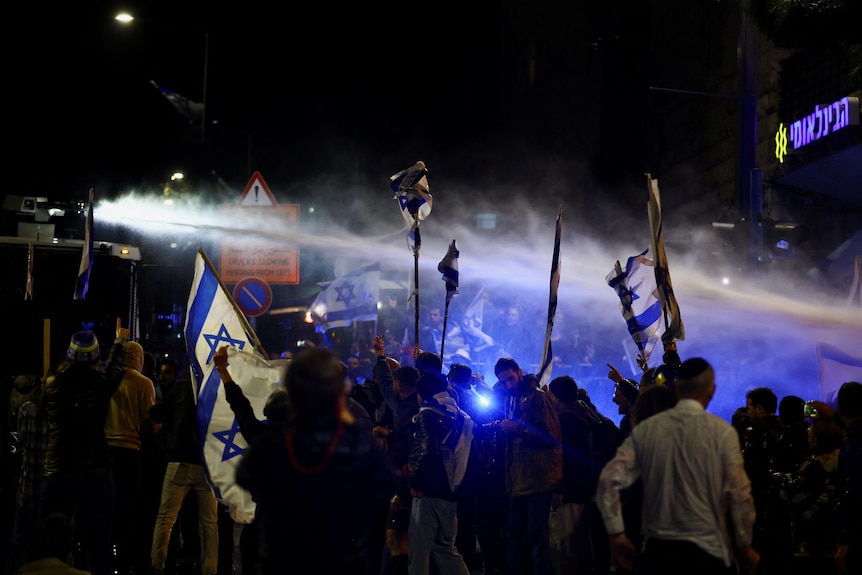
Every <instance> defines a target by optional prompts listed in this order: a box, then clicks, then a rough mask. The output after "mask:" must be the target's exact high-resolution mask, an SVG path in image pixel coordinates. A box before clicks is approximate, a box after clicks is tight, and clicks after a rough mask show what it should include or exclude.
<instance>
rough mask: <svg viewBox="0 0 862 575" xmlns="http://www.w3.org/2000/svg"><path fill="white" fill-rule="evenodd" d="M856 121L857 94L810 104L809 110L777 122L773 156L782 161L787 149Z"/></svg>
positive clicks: (798, 147) (857, 110) (792, 150)
mask: <svg viewBox="0 0 862 575" xmlns="http://www.w3.org/2000/svg"><path fill="white" fill-rule="evenodd" d="M858 125H859V98H853V97H850V96H845V97H844V98H841V99H840V100H838V101H837V102H832V103H831V104H829V105H826V106H820V105H817V106H814V112H813V113H811V114H808V115H807V116H805V117H804V118H802V119H799V120H796V121H795V122H793V123H792V124H790V125H789V126H785V125H784V124H783V123H781V124H778V132H776V134H775V157H776V158H778V161H779V162H782V163H783V162H784V156H786V155H787V154H788V153H790V152H795V151H796V150H798V149H800V148H802V147H803V146H807V145H808V144H810V143H811V142H816V141H817V140H819V139H821V138H824V137H826V136H828V135H829V134H831V133H833V132H837V131H838V130H840V129H842V128H846V127H847V126H858ZM788 144H789V145H790V149H789V150H788Z"/></svg>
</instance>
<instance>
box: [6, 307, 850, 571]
mask: <svg viewBox="0 0 862 575" xmlns="http://www.w3.org/2000/svg"><path fill="white" fill-rule="evenodd" d="M489 304H490V302H489ZM392 308H393V309H392V310H390V311H389V312H387V313H385V314H382V315H381V318H382V322H381V330H380V331H381V333H382V334H383V335H376V336H372V337H371V338H370V341H366V342H359V343H358V344H357V346H356V347H355V348H353V349H351V350H350V352H349V353H348V354H346V355H345V354H339V353H337V352H336V350H334V349H333V348H332V347H330V346H328V345H326V342H325V341H318V342H316V345H315V344H309V345H306V346H304V347H302V348H298V349H291V350H289V354H288V355H289V356H290V361H289V362H288V365H287V374H286V377H285V383H284V389H283V390H279V391H277V392H275V393H274V394H273V396H271V397H270V398H269V400H268V402H267V407H266V409H265V410H264V419H263V420H258V419H257V418H256V417H255V416H254V414H253V412H252V411H251V408H250V405H249V403H248V401H247V400H246V399H245V398H244V396H243V394H242V389H241V386H240V385H237V383H238V382H234V381H233V379H232V375H231V371H230V366H229V364H228V361H227V354H226V353H225V348H221V349H219V350H218V352H217V353H215V354H214V357H213V362H214V364H215V366H216V369H217V371H218V373H219V375H220V376H221V380H222V385H223V386H224V390H225V396H226V398H227V401H228V402H229V403H230V406H231V409H232V410H233V411H234V413H235V414H236V417H237V422H238V425H239V429H240V432H241V433H242V434H243V436H244V437H245V439H246V441H247V442H248V444H249V447H248V448H247V450H246V452H245V453H244V454H243V456H242V460H241V462H240V465H239V467H238V470H237V474H236V482H237V485H239V486H240V487H242V488H243V489H246V490H247V491H249V492H250V493H251V495H252V497H253V499H254V501H255V503H256V505H257V510H256V514H255V519H254V521H253V522H252V523H251V524H244V525H240V524H235V523H234V522H233V521H232V519H231V516H230V514H229V512H228V511H229V509H228V507H227V505H225V504H224V503H223V502H221V501H219V500H218V499H216V497H215V495H214V492H213V490H212V488H211V487H210V484H209V482H208V476H207V469H206V464H205V462H204V460H203V458H202V453H201V449H200V442H199V441H198V436H197V434H198V433H199V431H198V425H197V421H196V412H195V409H194V404H195V397H194V392H193V388H192V386H191V384H190V382H189V381H188V380H187V379H185V375H186V373H187V372H186V369H187V366H185V365H183V364H182V363H178V362H177V361H176V360H173V359H170V358H162V360H161V361H156V358H155V356H153V355H152V354H150V353H147V352H146V351H145V350H144V349H143V348H142V347H141V345H140V344H138V343H137V342H132V341H129V336H130V334H129V331H128V330H127V329H124V328H122V326H121V325H120V324H119V322H118V324H117V328H116V334H115V335H116V339H115V340H114V342H113V345H111V346H110V348H109V349H108V348H104V349H103V346H100V342H99V341H98V339H97V338H96V336H95V334H94V333H93V332H92V331H81V332H77V333H75V334H72V336H71V339H70V342H69V346H68V350H67V353H66V356H65V361H63V362H62V363H61V364H60V365H58V366H56V367H55V368H54V369H53V370H51V371H50V372H49V373H48V374H45V375H44V376H26V375H22V376H19V377H16V378H15V379H14V381H10V382H9V384H10V385H9V387H8V388H4V399H5V400H7V401H8V409H7V413H8V417H7V419H6V422H5V423H6V426H7V428H6V429H4V438H5V439H4V446H3V483H2V493H0V495H2V498H3V509H4V511H3V522H4V532H3V534H2V536H3V538H4V545H3V547H2V549H3V552H4V557H3V560H4V562H5V572H6V573H10V574H11V573H22V574H24V573H34V572H51V573H80V572H82V571H81V570H85V571H86V572H90V573H93V574H95V575H108V574H115V573H116V574H121V575H125V574H127V573H134V574H136V575H141V574H145V573H146V574H150V573H152V574H155V575H163V574H168V575H183V574H185V573H189V574H190V575H191V574H200V575H217V574H225V575H227V574H233V573H237V572H242V573H247V574H252V573H253V574H257V573H261V574H265V575H269V574H272V573H285V572H290V571H294V570H295V569H300V568H301V569H306V567H300V566H309V565H310V566H311V567H307V569H308V570H309V571H311V570H313V571H314V572H316V573H324V574H333V575H334V574H347V573H351V574H352V573H360V574H364V575H404V574H409V575H426V574H428V573H441V574H447V575H448V574H449V573H462V574H475V573H484V574H486V575H496V574H503V573H506V574H512V575H515V574H532V575H548V574H553V575H564V574H566V575H570V574H571V575H580V574H589V575H605V574H608V573H612V572H616V573H638V574H643V575H647V574H651V573H662V574H666V573H690V572H692V571H693V570H695V569H697V570H700V571H704V572H705V573H722V574H723V573H743V572H750V573H755V572H756V573H764V574H772V573H776V574H777V573H782V574H784V573H793V572H802V570H803V569H804V570H805V571H806V572H814V573H818V574H820V573H839V574H844V573H858V572H860V571H859V570H860V568H862V557H860V552H862V550H860V543H862V494H860V490H862V440H860V425H862V424H860V420H862V384H860V383H858V382H846V383H843V385H842V386H841V388H840V391H839V392H838V394H837V397H836V404H835V405H829V404H827V403H824V402H821V401H808V402H806V401H805V400H803V399H802V398H798V397H796V396H786V397H783V398H780V401H779V398H778V397H777V396H776V394H775V393H774V392H773V390H772V389H770V388H768V387H759V388H755V389H751V390H748V391H747V393H746V394H745V396H744V397H740V398H738V399H739V403H740V405H741V406H742V405H744V407H740V409H739V410H738V411H737V413H736V414H735V416H734V419H733V421H732V422H726V421H724V420H723V419H721V418H719V417H716V416H714V415H712V414H710V413H709V412H708V411H707V407H708V406H709V403H710V401H711V399H712V397H713V394H714V392H715V389H716V387H717V386H720V385H721V374H720V373H716V371H715V370H713V367H712V365H711V364H710V363H709V362H708V361H707V360H705V359H703V358H687V359H686V360H685V361H683V360H682V358H681V356H680V353H679V352H678V350H677V347H676V343H675V342H674V341H666V342H664V350H663V355H662V357H661V364H660V365H659V366H658V367H654V368H649V367H648V366H647V361H646V359H645V358H641V360H642V362H641V368H642V369H641V371H642V373H640V374H639V376H638V377H631V378H628V377H624V376H623V374H622V373H621V372H620V371H619V370H618V369H617V368H616V367H614V366H613V365H611V364H609V363H606V362H601V361H600V360H599V358H597V357H596V348H595V346H594V345H593V344H592V342H590V341H588V340H587V339H583V340H582V339H581V338H580V333H578V338H576V339H577V341H566V342H560V343H561V345H559V349H564V348H565V349H566V350H567V353H568V354H569V357H568V358H566V359H562V358H556V359H557V361H555V362H554V364H553V365H554V368H553V371H552V373H553V378H549V379H548V380H547V381H542V380H540V379H539V377H538V376H539V374H536V373H534V370H532V369H523V368H522V365H529V364H527V363H525V362H524V360H523V359H521V358H532V357H540V356H541V349H540V348H538V347H536V349H534V348H530V349H525V347H524V346H525V345H526V344H525V343H524V342H525V340H524V339H523V338H522V337H519V336H523V335H524V334H526V333H528V332H529V333H532V332H534V331H536V330H533V329H531V326H527V325H526V324H524V323H523V322H525V321H527V320H526V318H525V314H522V313H521V311H520V310H519V309H518V308H517V307H504V308H501V310H500V312H499V313H498V314H495V315H486V316H485V317H488V318H489V324H490V325H487V326H484V325H482V324H481V323H477V322H475V321H459V322H457V324H456V325H454V326H449V327H448V328H447V329H446V330H445V342H444V340H443V339H442V338H443V337H444V333H443V325H442V314H441V310H440V308H434V309H430V310H429V313H428V315H427V318H428V319H427V322H426V325H425V326H424V327H423V330H422V332H421V334H420V336H419V347H418V349H417V348H416V347H414V346H412V345H410V344H409V341H410V339H411V338H410V337H409V331H410V329H409V328H410V326H409V322H408V320H407V318H406V317H405V316H404V314H399V313H395V311H397V307H396V306H392ZM487 309H490V306H489V308H486V310H487ZM487 313H488V312H487V311H486V314H487ZM491 318H493V321H491ZM540 331H541V332H542V333H543V332H544V330H540ZM567 333H571V332H567ZM396 334H397V335H396ZM534 343H535V342H534ZM539 343H541V342H539ZM444 344H445V352H444V353H443V355H442V356H441V354H440V353H439V351H440V348H441V347H443V345H444ZM563 344H565V345H563ZM426 346H427V348H426ZM534 347H535V346H534ZM104 351H109V353H107V354H103V352H104ZM654 363H655V362H654ZM596 364H599V365H606V368H605V369H604V373H605V377H606V378H607V380H610V382H611V384H610V385H611V386H612V389H613V390H614V391H613V396H612V397H613V403H614V404H616V406H617V409H618V412H617V414H615V415H618V416H622V419H620V420H619V423H615V422H614V420H613V419H612V418H611V417H608V415H606V414H604V413H602V410H601V409H599V408H597V407H596V402H594V401H593V399H592V398H590V396H589V393H588V391H587V389H586V388H585V387H584V386H583V385H579V383H578V379H579V378H580V377H581V376H582V375H583V373H585V372H584V371H583V367H584V366H586V365H589V366H590V370H591V371H590V373H594V372H595V369H596ZM478 365H491V366H493V377H494V379H495V381H490V382H489V381H486V376H485V374H484V370H478V369H474V368H475V367H476V366H478ZM239 383H241V382H239ZM464 422H468V423H469V424H470V425H469V426H464V427H463V428H462V427H461V424H463V423H464ZM461 429H466V430H469V431H468V432H467V433H468V439H467V442H466V445H467V447H466V450H464V448H463V447H462V448H460V449H461V451H459V449H458V448H455V447H453V446H452V445H450V439H451V437H452V436H453V433H455V435H456V436H457V437H460V436H461V435H462V434H463V433H464V432H462V431H460V430H461ZM456 432H457V433H456ZM453 454H454V455H453ZM453 458H455V461H454V462H453ZM459 465H460V472H459V474H457V475H456V477H457V478H458V479H457V481H455V482H454V483H453V480H452V477H453V475H452V474H451V473H450V469H451V468H452V467H453V466H454V467H455V468H456V469H458V468H459V467H458V466H459ZM294 566H296V567H294ZM39 569H43V571H39ZM75 569H77V571H76V570H75Z"/></svg>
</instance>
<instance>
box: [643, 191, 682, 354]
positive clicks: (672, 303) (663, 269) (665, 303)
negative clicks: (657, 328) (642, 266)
mask: <svg viewBox="0 0 862 575" xmlns="http://www.w3.org/2000/svg"><path fill="white" fill-rule="evenodd" d="M646 176H647V191H648V193H649V197H648V198H647V215H648V216H649V225H650V234H651V236H652V257H653V260H654V261H655V267H654V271H655V281H656V287H657V289H658V299H659V301H660V302H661V308H662V312H663V313H664V334H662V340H663V341H664V343H671V342H673V341H674V340H675V339H678V340H684V339H685V326H684V325H683V323H682V317H680V315H679V304H678V303H677V301H676V295H675V294H674V293H673V284H672V283H671V281H670V270H669V269H668V265H667V254H665V251H664V236H663V232H662V223H661V196H660V195H659V191H658V180H656V179H654V178H653V177H652V176H651V175H649V174H647V175H646Z"/></svg>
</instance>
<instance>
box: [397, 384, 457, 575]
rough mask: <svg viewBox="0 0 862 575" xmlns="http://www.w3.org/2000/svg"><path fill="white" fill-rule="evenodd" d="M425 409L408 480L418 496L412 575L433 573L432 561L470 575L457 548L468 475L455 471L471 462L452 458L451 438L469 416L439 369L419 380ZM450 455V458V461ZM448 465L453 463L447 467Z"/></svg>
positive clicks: (410, 544)
mask: <svg viewBox="0 0 862 575" xmlns="http://www.w3.org/2000/svg"><path fill="white" fill-rule="evenodd" d="M416 387H417V391H418V394H419V401H420V408H419V414H418V415H417V416H416V418H415V419H416V431H415V434H414V436H413V443H412V445H411V448H410V455H409V457H408V462H407V479H408V483H409V485H410V494H411V495H412V497H413V501H412V505H411V508H410V527H409V528H408V530H407V537H408V544H407V545H408V548H409V549H410V553H409V560H408V561H409V563H408V571H409V573H410V575H428V573H429V569H430V563H431V561H433V562H434V564H435V567H436V569H437V571H438V572H439V573H446V574H447V575H450V574H452V575H456V574H461V575H468V574H469V570H468V569H467V565H466V563H464V558H463V557H462V556H461V554H460V553H458V550H457V548H456V547H455V535H456V533H457V523H458V521H457V502H456V491H457V486H458V484H460V481H461V480H462V479H463V474H462V476H461V477H460V478H459V477H455V474H454V473H450V471H451V470H454V469H455V468H457V467H462V468H465V467H466V461H465V462H464V463H463V464H461V465H460V466H459V462H458V461H455V462H452V461H451V457H452V456H453V452H454V450H455V448H456V445H452V444H451V443H449V446H448V447H447V448H446V451H447V456H446V457H444V441H447V440H451V439H452V437H451V434H452V433H453V432H455V431H456V421H458V419H459V418H462V422H464V421H466V419H463V418H465V417H466V418H469V416H466V414H465V413H464V412H463V411H461V410H459V409H458V405H457V403H456V402H455V399H454V398H453V397H452V395H451V394H449V393H448V392H447V388H448V387H449V382H448V381H447V380H446V378H445V377H444V376H443V375H442V374H441V373H440V372H439V371H436V370H433V369H432V370H426V371H425V372H424V373H423V374H422V376H421V377H420V378H419V380H418V381H417V382H416ZM447 460H449V461H447ZM447 467H448V468H449V469H448V470H447Z"/></svg>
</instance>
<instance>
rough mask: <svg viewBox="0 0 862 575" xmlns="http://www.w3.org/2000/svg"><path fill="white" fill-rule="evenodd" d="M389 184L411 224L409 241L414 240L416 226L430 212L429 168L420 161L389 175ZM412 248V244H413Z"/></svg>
mask: <svg viewBox="0 0 862 575" xmlns="http://www.w3.org/2000/svg"><path fill="white" fill-rule="evenodd" d="M389 186H390V187H391V188H392V191H393V192H395V196H393V198H394V199H396V200H398V206H399V207H400V208H401V215H402V216H403V217H404V221H405V222H407V225H408V226H410V232H409V233H408V236H407V237H408V239H409V243H410V244H412V243H413V242H414V237H415V232H416V228H418V227H419V224H420V223H422V222H423V221H424V220H425V219H426V218H427V217H428V216H429V215H430V214H431V206H432V203H433V197H432V196H431V194H430V192H429V188H428V168H426V167H425V162H423V161H421V160H420V161H418V162H416V163H415V164H413V166H411V167H409V168H407V169H406V170H401V171H400V172H398V173H397V174H392V175H391V176H389ZM411 249H413V248H412V246H411Z"/></svg>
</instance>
